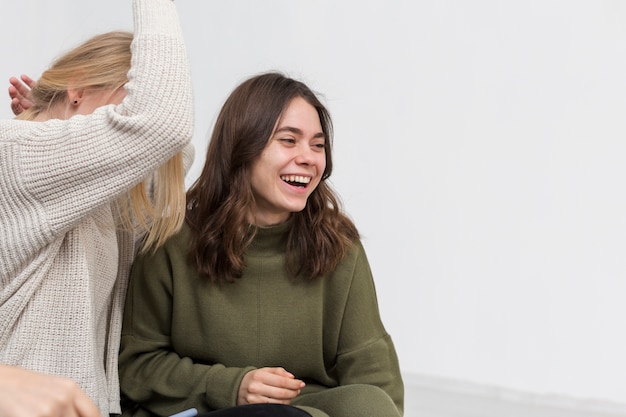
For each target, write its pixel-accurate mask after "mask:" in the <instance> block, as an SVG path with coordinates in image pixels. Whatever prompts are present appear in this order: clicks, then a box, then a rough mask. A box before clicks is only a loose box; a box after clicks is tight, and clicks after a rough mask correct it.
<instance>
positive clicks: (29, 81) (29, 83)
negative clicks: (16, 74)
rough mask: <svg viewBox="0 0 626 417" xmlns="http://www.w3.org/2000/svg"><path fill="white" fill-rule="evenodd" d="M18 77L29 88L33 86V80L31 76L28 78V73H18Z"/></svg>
mask: <svg viewBox="0 0 626 417" xmlns="http://www.w3.org/2000/svg"><path fill="white" fill-rule="evenodd" d="M20 79H21V80H22V81H24V84H26V85H27V86H28V87H29V88H33V87H34V85H35V80H33V79H32V78H30V77H29V76H28V75H26V74H22V75H20Z"/></svg>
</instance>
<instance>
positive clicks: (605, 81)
mask: <svg viewBox="0 0 626 417" xmlns="http://www.w3.org/2000/svg"><path fill="white" fill-rule="evenodd" d="M176 3H177V4H178V6H179V10H180V13H181V19H182V21H183V25H184V30H185V35H186V40H187V44H188V47H189V53H190V58H191V62H192V73H193V77H194V83H195V98H196V111H197V113H196V135H195V138H194V142H195V144H196V147H197V161H196V163H195V165H194V167H193V170H192V172H191V174H190V177H189V181H188V182H189V183H190V182H191V181H192V180H193V179H195V177H196V176H197V175H198V174H199V172H200V169H201V166H202V164H203V160H204V151H205V149H206V134H207V132H208V130H209V129H210V128H211V126H212V123H213V121H214V119H215V117H216V114H217V112H218V110H219V107H220V106H221V104H222V102H223V101H224V100H225V98H226V96H227V94H228V93H229V92H230V91H231V90H232V89H233V88H234V87H235V86H236V85H237V84H238V83H239V82H240V81H242V80H243V79H244V78H246V77H248V76H250V75H253V74H256V73H258V72H262V71H268V70H281V71H284V72H286V73H287V74H288V75H291V76H294V77H296V78H299V79H301V80H303V81H305V82H306V83H308V84H309V85H310V86H311V87H312V88H313V89H314V90H316V91H319V92H320V93H322V95H323V100H324V102H325V103H326V104H327V105H328V107H329V109H330V110H331V112H332V114H333V116H334V121H335V127H336V135H335V146H334V150H335V166H336V169H335V172H334V175H333V177H331V179H332V181H333V184H334V185H335V188H337V189H338V191H339V192H340V194H341V195H342V197H343V200H344V203H345V206H346V209H347V211H348V212H349V213H350V214H351V216H352V217H353V218H354V220H355V221H356V223H357V226H359V228H360V230H361V232H362V234H363V239H364V244H365V246H366V249H367V251H368V255H369V258H370V262H371V264H372V268H373V271H374V274H375V279H376V284H377V287H378V295H379V301H380V308H381V313H382V315H383V319H384V321H385V323H386V326H387V328H388V330H389V332H390V333H391V334H392V336H393V338H394V340H395V342H396V347H397V350H398V353H399V356H400V360H401V367H402V369H403V371H404V372H405V373H407V374H423V375H433V376H441V377H446V378H447V377H449V378H453V379H459V380H465V381H473V382H478V383H485V384H492V385H495V386H501V387H507V388H513V389H521V390H526V391H530V392H537V393H548V394H559V395H568V396H576V397H581V398H591V399H603V400H610V401H617V402H626V360H625V359H624V357H625V352H626V336H625V330H624V322H625V320H626V303H625V302H624V297H625V294H626V279H625V278H626V190H625V187H624V180H625V179H626V164H625V163H624V162H625V160H626V141H625V139H624V135H625V133H626V125H625V121H626V23H625V22H626V2H623V1H619V0H588V1H580V0H524V1H521V0H519V1H498V0H479V1H466V0H429V1H425V0H390V1H385V2H383V1H369V0H365V1H363V0H361V1H357V0H343V1H336V0H301V1H289V0H271V1H260V0H259V1H252V0H248V1H244V0H220V1H213V0H202V1H198V0H196V1H192V0H177V1H176ZM1 7H2V9H1V10H2V23H1V24H0V35H1V36H0V39H2V41H1V45H2V60H1V62H0V84H1V82H2V80H7V79H8V77H9V76H10V75H16V74H19V73H21V72H24V73H27V74H30V75H32V76H34V77H38V75H39V74H40V73H41V71H42V70H43V69H44V68H45V66H46V65H47V64H48V63H49V62H50V61H51V60H52V58H54V57H55V56H56V55H57V54H58V53H59V52H61V51H62V50H66V49H68V48H70V47H71V46H74V45H75V44H76V43H77V42H79V41H81V40H83V39H85V38H86V37H87V36H88V35H92V34H95V33H98V32H102V31H108V30H114V29H131V18H130V16H131V7H130V1H128V0H108V1H106V2H90V1H84V0H65V1H55V2H45V1H35V0H21V1H19V2H17V1H13V2H9V1H8V0H2V6H1ZM6 85H7V86H8V82H7V84H6ZM4 91H6V90H4ZM0 101H1V100H0ZM0 116H2V117H4V118H7V117H10V116H11V114H10V111H9V106H8V97H7V100H6V105H4V106H0Z"/></svg>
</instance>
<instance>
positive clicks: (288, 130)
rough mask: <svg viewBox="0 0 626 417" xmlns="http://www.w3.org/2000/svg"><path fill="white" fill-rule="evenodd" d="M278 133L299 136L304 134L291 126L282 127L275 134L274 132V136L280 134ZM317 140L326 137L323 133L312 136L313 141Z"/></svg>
mask: <svg viewBox="0 0 626 417" xmlns="http://www.w3.org/2000/svg"><path fill="white" fill-rule="evenodd" d="M280 132H291V133H294V134H296V135H300V136H303V135H304V132H303V131H302V130H301V129H298V128H297V127H291V126H283V127H281V128H280V129H276V132H274V134H276V133H280ZM317 138H326V135H325V134H324V132H319V133H316V134H315V135H313V139H317Z"/></svg>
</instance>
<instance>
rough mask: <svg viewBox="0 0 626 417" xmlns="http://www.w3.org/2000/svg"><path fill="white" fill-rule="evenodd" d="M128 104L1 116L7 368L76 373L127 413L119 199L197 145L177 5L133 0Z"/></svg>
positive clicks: (105, 410) (1, 341)
mask: <svg viewBox="0 0 626 417" xmlns="http://www.w3.org/2000/svg"><path fill="white" fill-rule="evenodd" d="M133 12H134V25H135V38H134V41H133V44H132V66H131V71H130V72H129V82H128V84H127V85H126V90H127V97H126V98H125V100H124V101H123V103H122V104H121V105H119V106H113V105H109V106H105V107H101V108H99V109H97V110H96V111H95V112H94V113H93V114H91V115H88V116H75V117H72V118H71V119H69V120H50V121H48V122H27V121H17V120H4V121H0V362H1V363H5V364H11V365H18V366H21V367H24V368H27V369H32V370H36V371H40V372H45V373H50V374H55V375H63V376H66V377H70V378H73V379H74V380H76V381H77V382H78V384H79V385H80V386H81V387H82V388H83V389H84V390H85V392H86V393H87V394H88V395H89V396H90V397H91V398H92V399H93V400H94V402H95V403H96V404H97V405H98V407H99V408H100V410H101V412H102V414H103V416H105V417H106V416H108V414H109V413H119V412H120V406H119V383H118V374H117V356H118V348H119V339H120V326H121V314H122V306H123V304H124V296H125V293H126V287H127V277H128V272H129V269H130V264H131V261H132V259H133V256H134V253H135V240H136V239H135V236H133V235H131V234H130V233H124V232H120V231H116V229H115V227H114V225H115V224H116V222H117V219H116V216H115V213H114V211H113V210H112V207H111V203H112V201H114V200H115V199H116V198H117V197H119V196H120V195H122V194H123V193H125V192H126V191H128V190H129V189H130V188H131V187H132V186H133V185H135V184H137V183H138V182H139V181H140V180H141V179H142V178H145V177H147V176H148V175H149V174H150V173H151V172H152V171H154V170H155V169H156V168H157V167H158V166H159V165H160V164H162V163H163V162H165V161H166V160H167V159H169V158H170V157H171V156H173V155H174V154H175V153H176V152H178V151H180V150H181V149H182V148H183V147H184V146H185V145H186V144H187V143H188V142H189V140H190V139H191V135H192V130H193V100H192V91H191V81H190V74H189V68H188V63H187V52H186V48H185V45H184V42H183V38H182V30H181V28H180V24H179V20H178V16H177V12H176V9H175V7H174V4H173V3H172V1H171V0H134V1H133Z"/></svg>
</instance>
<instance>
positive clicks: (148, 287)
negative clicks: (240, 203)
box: [120, 223, 404, 415]
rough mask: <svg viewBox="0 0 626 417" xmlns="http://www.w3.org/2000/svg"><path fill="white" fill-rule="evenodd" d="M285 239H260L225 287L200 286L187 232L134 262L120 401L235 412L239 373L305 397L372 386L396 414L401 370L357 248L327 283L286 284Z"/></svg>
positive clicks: (275, 234) (283, 229)
mask: <svg viewBox="0 0 626 417" xmlns="http://www.w3.org/2000/svg"><path fill="white" fill-rule="evenodd" d="M289 227H290V223H286V224H283V225H279V226H275V227H270V228H261V229H259V232H258V234H257V236H256V238H255V240H254V241H253V243H252V245H251V247H250V248H249V249H248V251H247V254H246V269H245V271H244V274H243V277H242V278H241V279H239V280H238V281H237V282H235V283H231V284H223V285H221V286H220V285H217V284H210V283H209V282H207V281H206V280H203V279H200V278H199V277H198V275H197V274H196V272H195V269H194V268H193V267H192V266H191V265H190V264H189V262H188V261H187V259H188V250H187V247H188V241H189V233H190V232H189V229H188V228H187V227H185V228H183V230H182V231H181V232H180V233H179V234H178V235H177V236H175V237H173V238H172V239H170V241H168V242H167V243H166V244H165V245H164V246H163V247H162V248H160V249H159V250H158V251H157V252H156V253H155V254H153V255H146V256H144V257H141V258H139V259H138V260H137V261H136V262H135V265H134V267H133V272H132V275H131V283H130V289H129V293H128V296H127V301H126V309H125V316H124V323H123V331H122V346H121V354H120V376H121V387H122V392H123V393H124V394H125V395H126V396H127V397H129V398H130V399H132V400H133V401H134V402H136V403H139V404H140V405H141V407H143V408H144V409H147V410H150V411H151V412H153V413H155V414H159V415H169V414H172V413H175V412H178V411H180V410H183V409H185V408H190V407H195V408H197V409H198V410H199V411H201V412H202V411H208V410H214V409H220V408H225V407H230V406H234V405H236V400H237V393H238V389H239V385H240V383H241V380H242V378H243V376H244V374H245V373H246V372H248V371H250V370H252V369H254V368H261V367H265V366H282V367H284V368H285V369H286V370H288V371H289V372H291V373H293V374H294V375H295V376H296V378H299V379H303V380H304V381H305V382H306V383H307V386H306V387H305V388H304V390H303V392H302V394H301V395H304V394H306V393H307V392H313V391H319V390H323V389H326V388H332V387H336V386H339V385H348V384H371V385H375V386H378V387H380V388H382V389H383V390H384V391H385V392H387V394H388V395H389V396H390V397H391V399H392V400H393V402H394V403H395V404H396V407H397V408H398V411H399V413H400V414H402V410H403V401H404V387H403V382H402V377H401V375H400V370H399V365H398V358H397V355H396V352H395V348H394V345H393V343H392V340H391V338H390V336H389V335H388V334H387V332H386V331H385V328H384V326H383V324H382V322H381V320H380V315H379V309H378V303H377V299H376V292H375V288H374V282H373V279H372V274H371V271H370V268H369V264H368V261H367V258H366V255H365V251H364V249H363V247H362V245H361V243H360V242H358V243H357V244H356V245H355V246H354V248H353V249H351V250H350V252H349V254H348V256H347V257H346V258H345V259H344V260H343V261H342V262H341V263H340V264H339V266H338V267H337V269H336V271H335V272H334V273H332V274H330V275H329V276H327V277H324V278H322V279H316V280H308V279H304V278H298V279H290V278H289V276H288V275H287V273H286V270H285V245H286V237H287V232H288V230H289ZM139 414H147V413H145V410H144V412H140V413H139Z"/></svg>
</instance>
